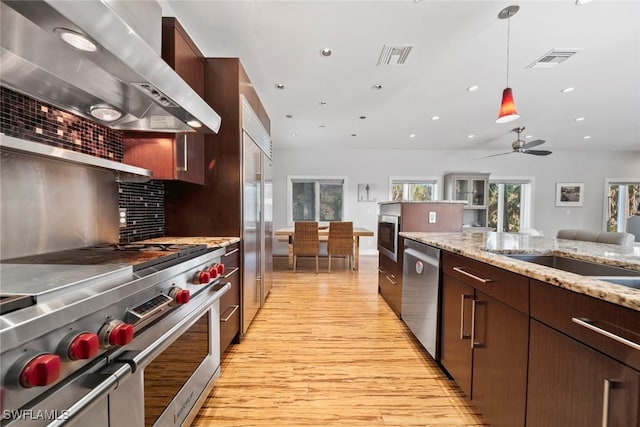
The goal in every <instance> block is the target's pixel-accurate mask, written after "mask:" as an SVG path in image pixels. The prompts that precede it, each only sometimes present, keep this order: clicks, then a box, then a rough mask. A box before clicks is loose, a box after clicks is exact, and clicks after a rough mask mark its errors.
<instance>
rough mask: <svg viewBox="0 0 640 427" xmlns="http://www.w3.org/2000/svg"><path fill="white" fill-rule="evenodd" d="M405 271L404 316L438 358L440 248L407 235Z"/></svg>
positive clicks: (425, 346)
mask: <svg viewBox="0 0 640 427" xmlns="http://www.w3.org/2000/svg"><path fill="white" fill-rule="evenodd" d="M402 274H403V275H402V311H401V313H402V320H403V321H404V323H406V325H407V326H408V327H409V329H411V332H413V334H414V335H415V336H416V338H417V339H418V341H420V343H421V344H422V346H423V347H424V348H425V349H426V350H427V352H429V354H430V355H431V357H433V358H434V359H435V360H438V358H439V356H440V354H439V353H440V352H439V345H438V303H439V293H440V249H438V248H434V247H432V246H428V245H425V244H423V243H419V242H416V241H414V240H407V239H405V243H404V264H403V269H402Z"/></svg>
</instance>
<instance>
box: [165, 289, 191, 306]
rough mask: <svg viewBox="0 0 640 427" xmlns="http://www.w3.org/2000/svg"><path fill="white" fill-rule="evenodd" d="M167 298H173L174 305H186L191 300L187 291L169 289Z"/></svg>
mask: <svg viewBox="0 0 640 427" xmlns="http://www.w3.org/2000/svg"><path fill="white" fill-rule="evenodd" d="M169 296H170V297H171V298H173V302H174V304H186V303H188V302H189V300H190V299H191V292H189V290H188V289H182V288H177V287H176V288H171V290H170V291H169Z"/></svg>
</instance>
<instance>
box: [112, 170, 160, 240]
mask: <svg viewBox="0 0 640 427" xmlns="http://www.w3.org/2000/svg"><path fill="white" fill-rule="evenodd" d="M118 204H119V205H120V207H121V208H125V209H126V210H127V227H126V228H121V229H120V242H121V243H129V242H136V241H138V240H144V239H151V238H153V237H162V236H164V185H163V183H162V181H149V182H146V183H121V184H120V194H119V197H118Z"/></svg>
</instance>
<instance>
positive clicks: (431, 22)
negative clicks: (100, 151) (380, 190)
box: [161, 0, 640, 153]
mask: <svg viewBox="0 0 640 427" xmlns="http://www.w3.org/2000/svg"><path fill="white" fill-rule="evenodd" d="M161 4H162V5H163V9H164V12H165V14H172V15H175V16H176V17H177V18H178V20H179V21H180V22H181V23H182V24H183V26H184V27H185V28H186V29H187V31H188V32H189V34H190V36H191V37H192V38H193V39H194V40H195V42H196V44H197V45H198V46H199V47H200V49H201V50H202V52H203V54H204V55H205V56H206V57H239V58H240V60H241V62H242V64H243V66H244V68H245V69H246V71H247V73H248V75H249V77H250V79H251V80H252V82H253V84H254V86H255V88H256V90H257V92H258V94H259V96H260V98H261V100H262V102H263V104H264V106H265V108H266V110H267V113H268V114H269V116H270V119H271V135H272V139H273V143H274V147H278V148H286V147H297V148H305V147H313V148H318V147H326V148H330V147H343V148H356V149H363V148H366V149H376V148H395V149H438V150H440V149H445V150H485V149H486V150H490V151H492V152H493V151H495V152H496V153H499V152H505V151H508V150H510V143H511V141H513V140H514V139H515V134H513V133H510V131H511V129H512V128H514V127H517V126H526V131H525V132H524V133H523V136H524V135H531V138H532V139H544V140H546V141H547V143H546V144H544V145H542V146H540V147H537V148H538V149H546V150H552V151H553V150H603V149H604V150H633V151H638V150H640V1H637V0H636V1H611V0H594V1H593V2H591V3H588V4H586V5H582V6H576V5H575V3H574V0H553V1H530V0H520V1H518V2H508V1H501V2H495V1H481V0H476V1H466V2H463V1H429V0H426V1H413V0H396V1H269V0H262V1H237V0H235V1H192V0H164V1H162V2H161ZM510 4H517V5H519V6H520V11H519V12H518V13H517V14H516V15H515V16H514V17H513V18H511V33H510V34H511V36H510V70H509V85H510V86H511V87H512V88H513V93H514V98H515V102H516V105H517V108H518V112H519V113H520V115H521V117H520V119H518V120H516V121H514V122H511V123H506V124H496V122H495V119H496V117H497V114H498V108H499V104H500V99H501V95H502V90H503V89H504V87H505V86H506V74H507V73H506V67H507V53H506V51H507V21H506V20H500V19H498V17H497V15H498V13H499V12H500V10H501V9H503V8H504V7H506V6H508V5H510ZM384 44H389V45H409V44H412V45H414V48H413V50H412V51H411V53H410V54H409V56H408V58H407V62H406V64H405V65H396V66H389V65H387V66H377V61H378V57H379V55H380V51H381V49H382V46H383V45H384ZM325 47H328V48H331V49H332V51H333V54H332V55H331V56H330V57H328V58H325V57H322V56H321V55H320V50H321V49H322V48H325ZM553 48H577V49H581V51H580V52H578V53H577V54H576V55H574V56H573V57H572V58H570V59H568V60H567V61H566V62H564V63H561V64H559V65H558V66H557V67H555V68H553V69H528V68H527V65H529V64H531V63H532V62H533V61H535V60H536V59H538V58H539V57H541V56H542V55H544V54H545V53H547V52H548V51H549V50H551V49H553ZM277 83H282V84H284V85H285V89H284V90H278V89H276V88H275V85H276V84H277ZM375 84H380V85H382V90H373V89H372V86H374V85H375ZM471 85H478V86H479V87H480V88H479V90H478V91H476V92H473V93H471V92H468V91H467V90H466V88H467V87H469V86H471ZM569 86H571V87H575V91H573V92H571V93H562V92H561V89H563V88H566V87H569ZM321 101H324V102H326V106H321V105H320V102H321ZM286 115H292V116H293V117H292V118H286ZM434 115H438V116H440V119H439V120H437V121H433V120H431V118H432V116H434ZM361 116H366V119H361V118H360V117H361ZM578 117H584V118H585V119H584V120H583V121H576V120H575V119H576V118H578ZM223 121H224V118H223ZM321 126H324V127H321ZM410 134H414V135H415V137H413V138H411V137H410V136H409V135H410ZM471 134H473V135H475V137H474V138H471V139H470V138H468V135H471ZM294 135H295V136H294ZM353 135H355V136H353ZM587 135H589V136H590V139H584V138H583V137H584V136H587Z"/></svg>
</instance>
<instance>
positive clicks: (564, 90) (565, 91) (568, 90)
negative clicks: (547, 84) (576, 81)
mask: <svg viewBox="0 0 640 427" xmlns="http://www.w3.org/2000/svg"><path fill="white" fill-rule="evenodd" d="M574 90H576V88H575V87H565V88H564V89H562V90H561V92H562V93H568V92H573V91H574Z"/></svg>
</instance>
